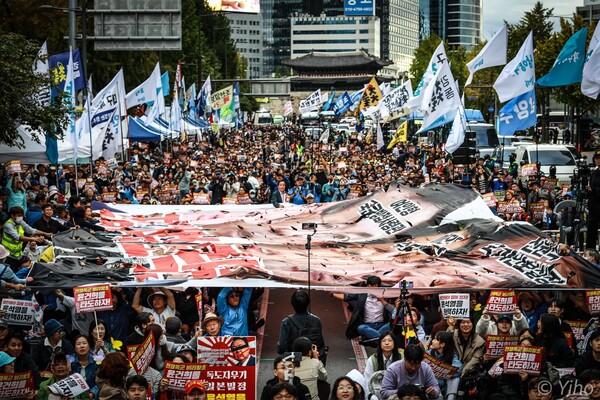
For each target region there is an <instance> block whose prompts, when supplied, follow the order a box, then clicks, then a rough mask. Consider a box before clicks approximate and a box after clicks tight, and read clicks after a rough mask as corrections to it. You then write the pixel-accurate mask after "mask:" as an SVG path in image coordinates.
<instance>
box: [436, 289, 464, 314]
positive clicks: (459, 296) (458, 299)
mask: <svg viewBox="0 0 600 400" xmlns="http://www.w3.org/2000/svg"><path fill="white" fill-rule="evenodd" d="M470 303H471V296H470V295H469V293H447V294H440V308H441V309H442V317H443V318H450V317H454V318H456V319H467V318H469V305H470Z"/></svg>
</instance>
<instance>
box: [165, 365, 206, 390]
mask: <svg viewBox="0 0 600 400" xmlns="http://www.w3.org/2000/svg"><path fill="white" fill-rule="evenodd" d="M207 368H210V366H209V365H208V364H192V363H185V364H182V363H174V362H171V361H166V362H165V373H164V379H165V386H166V387H167V390H174V391H176V392H184V391H185V384H186V383H187V382H189V381H191V380H196V379H202V373H203V372H204V371H206V369H207Z"/></svg>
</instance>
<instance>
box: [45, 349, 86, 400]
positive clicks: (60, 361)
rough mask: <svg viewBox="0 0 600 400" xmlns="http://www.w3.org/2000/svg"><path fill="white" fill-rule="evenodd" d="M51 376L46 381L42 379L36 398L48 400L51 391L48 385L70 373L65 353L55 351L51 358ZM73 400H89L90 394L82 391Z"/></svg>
mask: <svg viewBox="0 0 600 400" xmlns="http://www.w3.org/2000/svg"><path fill="white" fill-rule="evenodd" d="M51 371H52V377H51V378H50V379H48V380H47V381H44V382H42V383H41V385H40V390H39V391H38V394H37V399H38V400H48V399H50V398H56V397H54V395H53V397H50V395H51V394H52V392H51V391H50V389H49V386H51V385H53V384H55V383H56V382H60V381H62V380H63V379H65V378H67V377H68V376H69V375H71V365H70V364H69V361H68V360H67V356H66V354H65V353H56V354H55V355H54V357H53V358H52V369H51ZM73 400H90V395H89V393H87V392H83V393H80V394H78V395H77V396H75V397H73Z"/></svg>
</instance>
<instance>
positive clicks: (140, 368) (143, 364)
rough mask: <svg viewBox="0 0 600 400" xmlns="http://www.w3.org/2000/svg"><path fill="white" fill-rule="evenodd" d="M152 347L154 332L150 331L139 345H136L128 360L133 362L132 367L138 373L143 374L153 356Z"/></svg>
mask: <svg viewBox="0 0 600 400" xmlns="http://www.w3.org/2000/svg"><path fill="white" fill-rule="evenodd" d="M155 350H156V349H155V348H154V334H153V333H152V332H150V334H149V335H148V336H147V337H146V339H144V341H143V342H142V344H141V345H139V346H138V347H137V349H136V350H135V353H134V354H133V356H131V358H130V361H131V364H133V369H135V372H136V373H137V374H138V375H144V373H145V372H146V370H147V369H148V367H149V366H150V362H152V359H153V358H154V353H155Z"/></svg>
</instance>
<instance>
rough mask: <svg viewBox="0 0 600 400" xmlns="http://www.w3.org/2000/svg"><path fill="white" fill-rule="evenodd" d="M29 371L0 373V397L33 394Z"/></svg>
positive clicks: (21, 396)
mask: <svg viewBox="0 0 600 400" xmlns="http://www.w3.org/2000/svg"><path fill="white" fill-rule="evenodd" d="M33 389H34V387H33V377H32V375H31V371H27V372H19V373H18V374H0V399H3V400H8V399H23V398H27V397H28V396H29V395H31V394H33Z"/></svg>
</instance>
